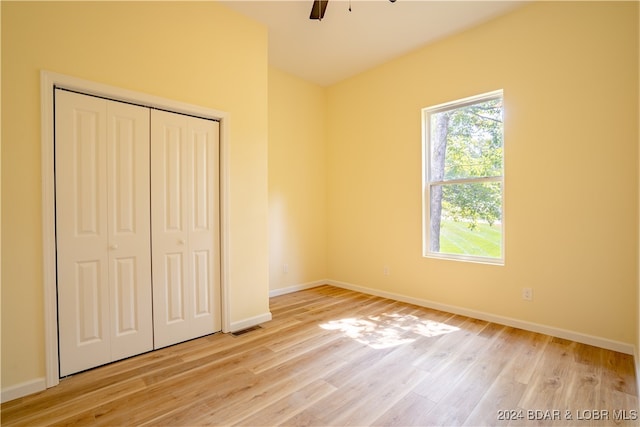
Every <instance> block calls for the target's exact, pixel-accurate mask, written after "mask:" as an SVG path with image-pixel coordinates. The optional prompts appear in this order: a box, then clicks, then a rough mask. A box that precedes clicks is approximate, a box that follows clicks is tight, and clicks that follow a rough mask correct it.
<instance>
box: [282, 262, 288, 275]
mask: <svg viewBox="0 0 640 427" xmlns="http://www.w3.org/2000/svg"><path fill="white" fill-rule="evenodd" d="M282 272H283V273H285V274H286V273H288V272H289V264H282Z"/></svg>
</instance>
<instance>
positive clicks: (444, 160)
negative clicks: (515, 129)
mask: <svg viewBox="0 0 640 427" xmlns="http://www.w3.org/2000/svg"><path fill="white" fill-rule="evenodd" d="M422 112H423V119H422V120H423V140H424V142H423V144H424V146H423V152H424V163H423V165H424V166H423V171H424V172H423V175H424V178H423V179H424V186H423V191H424V202H423V206H424V214H423V217H424V222H423V224H424V226H423V228H424V233H423V236H424V237H423V246H424V255H425V256H428V257H439V258H448V259H457V260H466V261H477V262H488V263H493V264H503V262H504V248H503V246H504V245H503V242H504V233H503V229H504V224H503V189H504V172H503V170H504V160H503V133H504V132H503V102H502V90H500V91H495V92H491V93H487V94H483V95H479V96H474V97H471V98H466V99H462V100H459V101H454V102H450V103H446V104H441V105H437V106H434V107H429V108H425V109H423V110H422Z"/></svg>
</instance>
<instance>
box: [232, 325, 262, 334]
mask: <svg viewBox="0 0 640 427" xmlns="http://www.w3.org/2000/svg"><path fill="white" fill-rule="evenodd" d="M258 329H262V326H260V325H258V326H252V327H250V328H247V329H242V330H240V331H235V332H231V336H232V337H239V336H240V335H244V334H246V333H248V332H251V331H256V330H258Z"/></svg>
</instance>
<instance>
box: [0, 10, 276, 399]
mask: <svg viewBox="0 0 640 427" xmlns="http://www.w3.org/2000/svg"><path fill="white" fill-rule="evenodd" d="M267 67H268V65H267V31H266V28H264V27H263V26H261V25H259V24H257V23H255V22H254V21H251V20H248V19H246V18H244V17H242V16H240V15H238V14H236V13H235V12H232V11H230V10H228V9H227V8H225V7H223V6H221V5H218V4H216V3H214V2H192V3H190V2H176V3H174V2H159V3H152V2H106V3H97V2H60V3H57V2H44V3H35V2H7V1H3V2H2V123H3V127H2V140H3V144H2V246H3V247H4V248H5V249H6V248H11V250H10V251H7V250H5V251H4V252H3V254H2V255H3V257H2V307H1V308H2V387H3V389H4V388H7V387H11V386H13V385H16V384H21V383H24V382H27V381H32V380H34V379H37V378H41V377H44V375H45V372H44V371H45V367H44V335H43V334H44V330H43V284H42V282H43V271H42V265H41V264H42V236H41V233H42V230H41V220H42V218H41V185H40V179H41V173H40V70H42V69H46V70H49V71H54V72H57V73H62V74H67V75H71V76H76V77H80V78H82V79H86V80H91V81H95V82H99V83H104V84H108V85H112V86H117V87H121V88H125V89H131V90H135V91H138V92H144V93H149V94H152V95H156V96H160V97H164V98H169V99H175V100H178V101H182V102H187V103H191V104H196V105H201V106H204V107H208V108H212V109H217V110H222V111H226V112H229V113H230V123H231V128H230V153H229V169H230V177H229V187H230V188H229V192H230V201H229V203H230V205H229V215H230V241H229V247H230V254H229V256H230V260H229V263H230V269H229V272H228V273H229V278H230V283H231V294H230V308H231V321H232V322H234V321H240V320H243V319H247V318H251V317H253V316H258V315H262V314H264V313H266V312H268V298H267V296H268V279H269V278H268V210H267V208H268V198H267V197H268V195H267V137H268V135H267V133H268V127H267V91H268V87H267Z"/></svg>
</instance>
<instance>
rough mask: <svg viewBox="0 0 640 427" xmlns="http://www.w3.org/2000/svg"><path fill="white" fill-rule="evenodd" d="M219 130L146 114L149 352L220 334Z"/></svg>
mask: <svg viewBox="0 0 640 427" xmlns="http://www.w3.org/2000/svg"><path fill="white" fill-rule="evenodd" d="M218 145H219V130H218V123H217V122H215V121H211V120H205V119H199V118H195V117H189V116H185V115H181V114H175V113H169V112H164V111H157V110H153V111H152V112H151V181H152V183H153V186H152V194H151V224H152V256H153V304H154V345H155V348H160V347H165V346H167V345H171V344H175V343H177V342H181V341H185V340H189V339H192V338H196V337H199V336H203V335H206V334H210V333H213V332H217V331H219V330H220V329H221V317H220V309H219V307H220V263H219V260H220V253H219V248H220V244H219V240H220V239H219V215H218V212H219V205H218V203H219V202H218V193H219V190H218V187H219V186H218V179H219V178H218V177H219V173H218V163H219V162H218V152H219V150H218Z"/></svg>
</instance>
